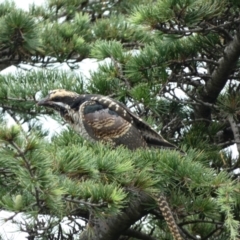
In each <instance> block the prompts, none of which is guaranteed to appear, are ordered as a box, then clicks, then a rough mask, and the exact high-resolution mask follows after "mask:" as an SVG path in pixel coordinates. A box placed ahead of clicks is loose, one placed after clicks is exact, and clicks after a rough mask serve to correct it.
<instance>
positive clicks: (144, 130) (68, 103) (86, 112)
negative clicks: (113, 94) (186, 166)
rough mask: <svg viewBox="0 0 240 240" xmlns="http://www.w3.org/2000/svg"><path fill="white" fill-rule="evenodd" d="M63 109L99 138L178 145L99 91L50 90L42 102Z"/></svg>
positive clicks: (133, 144)
mask: <svg viewBox="0 0 240 240" xmlns="http://www.w3.org/2000/svg"><path fill="white" fill-rule="evenodd" d="M38 105H39V106H44V107H50V108H53V109H54V110H56V111H57V112H59V113H60V115H61V116H62V117H63V118H64V119H65V121H66V122H68V123H69V124H70V125H71V126H72V128H73V129H74V130H75V131H76V132H77V133H79V134H80V135H82V136H83V137H84V138H86V139H88V140H90V141H93V142H96V141H101V142H103V143H110V144H111V145H112V146H115V147H117V146H119V145H123V146H125V147H127V148H129V149H131V150H134V149H137V148H148V147H153V148H168V149H177V148H176V146H175V145H173V144H171V143H169V142H168V141H166V140H165V139H164V138H163V137H162V136H161V135H160V134H159V133H157V132H156V131H155V130H154V129H152V128H151V127H150V126H149V125H148V124H147V123H145V122H144V121H143V120H142V119H141V118H139V117H138V116H137V115H135V114H134V113H132V112H131V111H130V110H129V109H128V108H127V107H126V106H124V105H123V104H122V103H120V102H118V101H116V100H114V99H111V98H109V97H105V96H102V95H96V94H83V95H80V94H77V93H75V92H70V91H66V90H64V89H56V90H52V91H50V93H49V94H48V96H47V97H45V98H44V99H42V100H40V101H39V102H38ZM155 198H156V202H157V204H158V206H159V209H160V210H161V211H162V214H163V216H164V218H165V220H166V222H167V224H168V226H169V228H170V231H171V233H172V235H173V236H174V239H175V240H182V237H181V234H180V230H179V228H178V226H177V224H176V222H175V220H174V217H173V214H172V212H171V209H170V207H169V205H168V203H167V201H166V199H165V197H164V196H163V195H160V197H159V196H158V197H155Z"/></svg>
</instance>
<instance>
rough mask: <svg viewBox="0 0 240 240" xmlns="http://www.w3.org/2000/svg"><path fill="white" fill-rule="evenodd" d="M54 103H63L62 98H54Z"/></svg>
mask: <svg viewBox="0 0 240 240" xmlns="http://www.w3.org/2000/svg"><path fill="white" fill-rule="evenodd" d="M53 101H54V102H61V98H60V97H55V98H53Z"/></svg>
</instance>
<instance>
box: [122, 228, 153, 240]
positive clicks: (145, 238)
mask: <svg viewBox="0 0 240 240" xmlns="http://www.w3.org/2000/svg"><path fill="white" fill-rule="evenodd" d="M122 235H124V236H129V237H133V238H138V239H142V240H156V238H154V237H152V236H149V235H148V234H146V233H143V232H140V231H137V230H134V229H128V230H127V231H126V232H124V233H123V234H122Z"/></svg>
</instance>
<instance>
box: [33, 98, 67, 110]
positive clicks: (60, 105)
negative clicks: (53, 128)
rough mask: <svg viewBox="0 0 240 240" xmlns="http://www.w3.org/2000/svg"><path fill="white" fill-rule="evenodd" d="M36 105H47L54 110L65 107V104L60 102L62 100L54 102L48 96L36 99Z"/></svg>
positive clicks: (64, 108)
mask: <svg viewBox="0 0 240 240" xmlns="http://www.w3.org/2000/svg"><path fill="white" fill-rule="evenodd" d="M37 105H38V106H43V107H49V108H53V109H54V110H56V111H60V112H61V111H63V112H64V111H65V110H66V109H67V105H66V104H64V103H62V102H54V101H51V100H50V99H49V97H45V98H43V99H41V100H40V101H38V103H37Z"/></svg>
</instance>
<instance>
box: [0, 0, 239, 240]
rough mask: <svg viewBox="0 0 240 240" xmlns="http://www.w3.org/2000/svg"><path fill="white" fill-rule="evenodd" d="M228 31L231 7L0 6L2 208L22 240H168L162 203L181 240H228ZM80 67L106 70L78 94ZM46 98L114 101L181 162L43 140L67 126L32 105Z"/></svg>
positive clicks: (235, 68)
mask: <svg viewBox="0 0 240 240" xmlns="http://www.w3.org/2000/svg"><path fill="white" fill-rule="evenodd" d="M239 23H240V3H239V1H237V0H212V1H209V0H131V1H129V0H121V1H120V0H118V1H116V0H109V1H98V0H96V1H87V0H81V1H80V0H79V1H73V0H70V1H66V0H62V1H55V0H48V1H47V2H46V4H45V5H44V6H41V7H37V6H34V5H32V6H31V7H30V8H29V11H24V10H20V9H18V8H16V7H15V5H14V4H13V3H11V2H4V3H2V4H0V70H4V69H6V68H7V67H9V66H11V65H14V66H16V67H18V69H19V71H18V72H17V73H16V74H15V73H14V74H8V75H3V74H1V75H0V113H1V115H0V122H1V125H0V209H1V210H7V211H11V212H13V213H14V214H15V215H18V214H20V213H21V214H22V216H23V218H22V220H21V221H19V222H17V224H18V226H19V230H20V231H22V232H26V233H28V239H29V240H30V239H32V240H37V239H81V240H87V239H92V240H96V239H104V240H116V239H119V240H120V239H121V240H125V239H148V240H154V239H166V240H168V239H169V240H170V239H172V236H171V233H170V231H169V228H168V226H167V224H166V222H165V220H164V218H163V215H162V213H161V211H159V208H158V206H157V202H156V201H155V197H154V196H156V195H160V194H164V196H165V197H166V199H167V201H168V203H169V205H170V208H171V210H172V212H173V215H174V218H175V220H176V222H177V224H178V226H179V228H180V230H181V232H182V233H183V239H193V240H194V239H195V240H196V239H202V240H203V239H211V240H217V239H219V240H220V239H222V240H226V239H232V240H233V239H238V238H239V235H240V234H239V220H240V217H239V216H240V193H239V189H240V185H239V181H238V178H239V168H240V158H239V157H238V156H237V157H235V156H234V155H232V154H231V153H230V152H229V151H228V150H227V147H229V146H232V145H233V144H235V145H236V149H237V150H236V151H237V152H238V153H239V151H240V133H239V131H240V130H239V124H240V94H239V88H240V85H239V80H240V79H239V76H240V73H239V65H240V62H239V56H240V28H239ZM86 58H95V59H98V60H99V61H101V60H104V59H107V61H106V60H105V61H104V62H103V63H101V64H100V65H99V68H98V70H97V71H95V72H92V73H91V76H90V78H89V79H87V81H86V79H84V78H83V77H82V75H81V74H79V71H78V68H79V63H80V62H81V61H83V60H85V59H86ZM62 63H65V64H67V66H68V68H69V70H68V71H61V70H59V69H55V67H56V66H57V64H62ZM29 69H30V70H29ZM56 88H64V89H68V90H71V91H75V92H78V93H97V94H103V95H108V96H111V97H113V98H115V99H117V100H118V101H120V102H122V103H124V104H126V105H127V106H128V107H129V108H130V109H131V110H132V111H133V112H135V113H136V114H137V115H138V116H140V117H141V118H143V119H144V120H145V121H147V122H148V123H149V124H150V125H151V126H153V127H154V128H155V129H156V130H157V131H159V132H161V134H162V135H163V136H164V137H165V138H166V139H167V140H168V141H170V142H172V143H174V144H175V145H177V146H179V148H181V149H182V150H183V151H184V152H185V153H186V154H185V155H184V156H183V155H182V154H180V153H179V152H176V151H167V150H159V151H156V150H155V151H154V150H148V151H146V150H144V149H141V150H137V151H129V150H127V149H124V148H123V147H119V148H116V149H112V148H111V147H109V146H105V145H102V144H100V143H98V144H93V143H90V142H88V141H85V140H84V139H83V138H82V137H81V136H78V135H77V134H76V133H75V132H73V131H72V130H71V129H70V128H68V127H67V128H64V130H63V131H62V132H61V133H59V134H55V135H54V136H50V134H49V132H47V131H46V130H44V129H45V128H44V126H42V122H41V121H40V120H39V119H40V117H44V116H51V117H52V118H54V119H55V120H56V121H58V122H59V123H61V124H63V125H64V122H63V120H62V119H61V118H60V117H59V116H58V115H56V114H55V113H54V112H53V111H51V110H49V109H44V108H41V107H38V106H37V105H36V103H37V101H38V99H39V96H46V95H47V93H48V91H49V90H52V89H56ZM9 118H11V119H12V120H14V122H15V124H13V125H9V124H7V121H8V120H7V119H9ZM15 215H14V216H15ZM14 216H13V217H12V218H11V219H8V221H14V222H16V221H17V220H16V219H15V218H14ZM63 223H64V224H65V226H63ZM66 225H67V226H68V230H67V229H66V228H67V227H66Z"/></svg>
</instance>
